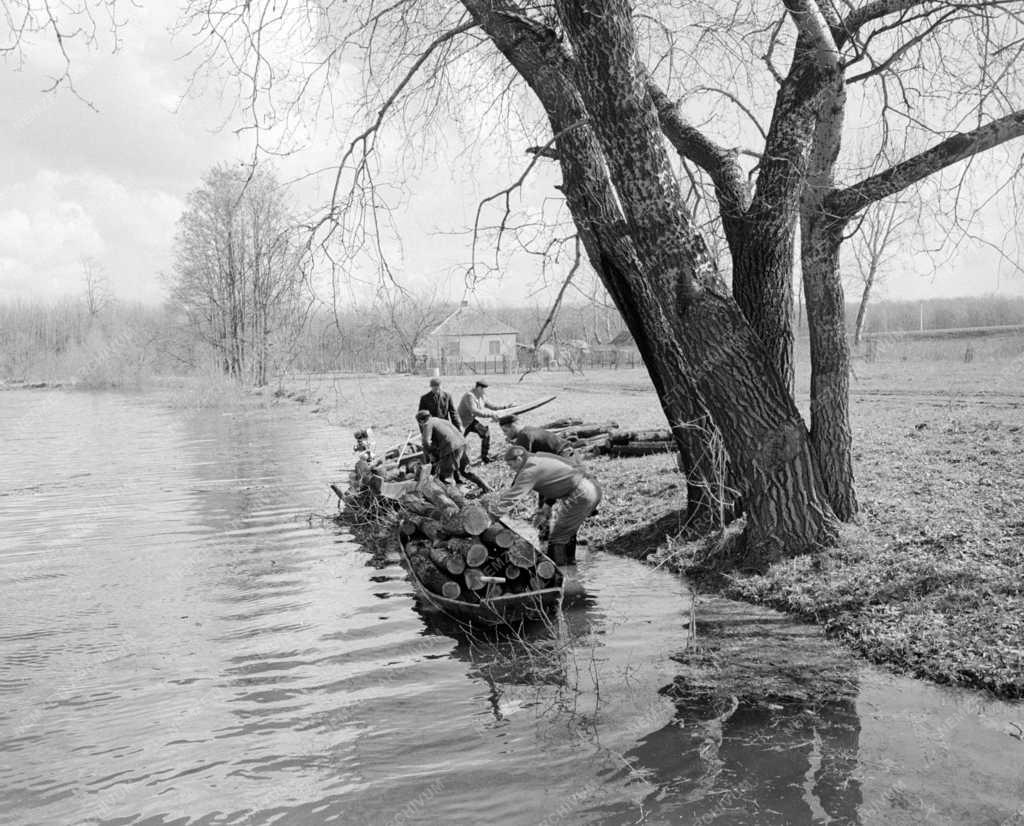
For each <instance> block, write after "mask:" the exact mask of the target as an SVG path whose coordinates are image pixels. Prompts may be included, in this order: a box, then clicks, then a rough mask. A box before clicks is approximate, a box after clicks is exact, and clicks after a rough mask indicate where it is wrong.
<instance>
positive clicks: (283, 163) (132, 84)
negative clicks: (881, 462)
mask: <svg viewBox="0 0 1024 826" xmlns="http://www.w3.org/2000/svg"><path fill="white" fill-rule="evenodd" d="M174 5H175V4H174V3H172V2H165V3H164V4H162V5H161V4H157V3H150V2H147V3H145V4H144V5H143V6H142V7H141V8H138V9H131V10H130V13H129V20H128V23H127V25H126V26H125V28H124V30H123V34H122V43H121V47H120V48H119V50H118V51H117V52H116V53H114V54H111V53H110V48H109V45H110V44H109V42H108V43H101V44H99V45H100V48H98V49H95V50H76V51H73V65H72V72H73V78H74V81H75V84H76V87H77V89H78V92H79V94H80V95H81V96H82V97H83V98H85V99H86V100H87V101H88V104H91V105H88V104H87V103H86V102H83V100H81V99H79V98H77V97H75V96H74V95H72V94H69V93H68V92H67V91H65V90H61V91H58V92H57V93H51V94H47V93H45V92H43V91H42V89H43V88H44V87H45V86H46V85H47V77H48V76H49V75H51V74H53V73H54V72H59V70H60V67H61V63H60V60H59V57H58V55H57V54H56V53H55V51H54V50H53V48H52V44H50V43H48V42H47V41H45V40H42V39H41V40H39V41H38V42H37V43H35V44H32V45H30V47H29V48H28V49H27V50H26V53H25V62H24V65H23V66H22V67H21V68H20V70H19V69H18V68H17V67H15V66H12V65H10V64H8V65H4V64H2V63H0V99H2V100H4V101H5V106H4V107H3V111H2V112H0V301H6V300H12V299H26V300H34V299H43V300H50V299H59V298H62V297H65V296H76V295H80V294H81V293H82V291H83V288H84V283H83V265H82V261H83V259H85V258H89V259H93V260H94V261H95V262H96V263H97V264H98V265H99V266H100V267H101V268H102V271H103V273H104V275H105V277H106V279H107V281H108V285H109V289H110V291H111V292H112V293H113V294H114V295H115V296H116V297H117V298H119V299H121V300H124V301H140V302H144V303H148V304H157V303H159V302H160V301H162V300H163V299H164V298H165V296H166V282H165V279H166V276H167V275H168V274H169V273H170V272H171V270H172V262H173V259H172V248H173V239H174V233H175V228H176V222H177V220H178V218H179V216H180V215H181V213H182V210H183V208H184V205H185V198H186V196H187V194H188V192H189V191H191V190H192V189H194V188H196V187H197V186H198V185H199V182H200V178H201V176H202V174H203V172H204V171H205V170H206V169H208V168H209V167H211V166H212V165H214V164H216V163H219V162H231V163H234V162H239V161H241V160H243V159H245V158H247V157H248V156H249V153H250V151H251V146H250V144H249V140H250V138H249V137H248V136H246V135H241V136H239V135H237V134H235V133H234V132H233V131H232V128H231V127H232V126H234V125H237V123H236V122H233V121H231V113H230V110H229V108H228V106H227V103H226V102H225V101H222V100H220V99H218V97H217V96H216V95H215V94H203V95H199V96H192V97H189V98H187V99H184V100H182V95H183V93H184V92H185V90H186V88H187V81H188V76H189V72H190V70H191V68H192V66H191V64H190V63H189V60H188V59H182V55H183V54H184V53H185V52H186V51H187V48H188V46H189V45H190V44H189V43H188V42H187V41H183V40H181V39H179V40H177V41H174V40H172V38H171V36H170V34H169V33H168V29H169V27H170V26H171V25H172V24H173V22H174ZM104 47H105V48H104ZM93 107H94V108H93ZM334 140H335V141H336V142H337V143H336V144H335V145H330V144H331V141H315V142H313V144H312V145H311V147H309V148H307V149H305V150H304V151H303V152H302V153H300V154H298V155H296V156H293V157H289V158H286V159H283V160H280V161H278V162H277V165H278V171H279V174H280V176H281V177H282V178H286V179H287V178H290V177H293V176H296V177H297V176H299V175H301V174H302V173H303V172H305V171H308V170H312V169H317V168H322V167H324V166H327V165H329V164H330V162H331V160H332V159H333V158H334V157H336V153H337V150H338V145H337V144H338V143H340V140H341V139H340V138H335V139H334ZM510 182H511V177H510V173H509V171H508V170H502V169H500V168H499V167H498V166H494V167H492V168H489V169H483V170H466V169H465V168H464V166H463V165H461V164H460V163H459V161H458V158H441V159H439V160H438V162H437V163H436V164H434V165H432V166H428V167H427V168H426V169H425V171H424V172H423V174H422V175H420V176H419V177H418V178H417V179H416V180H414V181H411V182H410V194H409V196H408V198H407V199H406V200H405V201H404V202H403V203H401V204H400V206H399V210H398V213H399V220H400V221H401V223H402V244H401V247H400V248H399V247H397V246H396V247H394V248H393V249H392V251H391V254H392V256H393V259H394V262H395V263H396V264H397V268H396V273H397V277H398V279H399V280H400V281H401V282H402V283H405V284H407V285H410V286H412V287H413V288H423V287H424V286H426V285H427V284H429V283H431V282H434V281H439V280H440V281H442V282H444V284H445V285H446V288H447V291H448V292H449V293H450V294H451V295H452V297H463V296H462V291H463V283H464V282H463V278H462V277H461V272H462V269H464V265H465V263H466V262H467V261H468V252H467V247H468V241H467V239H466V236H464V235H455V234H453V233H454V232H455V230H456V229H458V228H464V227H466V226H469V225H470V224H471V223H472V219H473V215H474V213H475V209H476V204H477V202H478V201H479V200H480V198H481V197H483V196H484V195H487V194H490V193H491V192H494V191H496V190H498V189H500V188H501V187H502V186H505V185H507V184H508V183H510ZM553 183H554V180H553V179H551V176H548V177H547V178H545V177H544V176H543V175H542V176H541V177H540V178H539V179H537V180H535V181H533V183H532V184H531V185H530V187H529V188H528V190H527V192H526V196H527V197H529V198H537V199H539V198H542V197H544V196H545V195H546V194H548V193H550V187H551V186H552V184H553ZM323 197H324V195H323V190H322V189H321V188H318V187H317V186H316V185H315V184H313V183H308V182H307V183H306V184H305V185H304V187H303V188H301V189H300V190H297V191H296V194H295V198H296V200H297V201H298V202H302V203H303V205H304V206H306V207H308V206H311V205H313V204H314V203H316V201H317V200H318V199H320V200H322V199H323ZM527 266H528V265H527ZM931 269H932V268H931V266H930V262H928V261H926V260H924V259H923V257H920V256H917V257H915V256H907V257H906V258H905V259H903V263H902V264H901V265H900V266H898V267H896V268H895V271H894V272H893V273H891V274H890V275H889V277H888V279H887V280H886V282H885V283H884V284H883V285H882V286H881V287H880V288H879V290H878V292H877V296H878V297H879V298H892V299H919V298H927V297H929V296H957V295H987V294H992V293H1000V294H1006V295H1024V277H1021V276H1020V275H1015V274H1012V273H1010V272H1007V270H1006V268H1005V267H1002V268H1000V266H999V265H998V262H997V260H996V256H995V254H994V253H992V252H991V251H990V250H986V249H984V248H982V247H973V246H970V247H967V248H964V249H963V250H962V251H961V253H960V254H959V255H958V256H956V257H955V258H954V259H953V260H952V261H950V262H949V263H948V264H946V265H945V266H944V267H943V268H942V271H941V274H939V275H934V274H932V272H931ZM366 275H367V277H368V279H372V273H367V274H366ZM539 283H540V278H539V274H538V273H537V272H530V271H525V270H520V271H519V272H513V273H512V274H511V275H509V276H507V277H505V278H504V280H503V281H502V282H500V283H499V282H497V281H493V280H492V281H486V282H484V283H483V284H481V285H479V287H478V288H477V290H476V293H475V295H474V296H473V297H474V298H475V299H476V300H480V301H483V302H485V303H495V302H507V301H510V300H511V301H517V302H530V303H532V302H535V301H539V300H543V299H544V296H545V295H547V294H549V293H546V292H544V291H541V292H540V293H539V294H538V293H537V290H538V289H540V287H539ZM850 297H851V298H852V297H853V296H852V295H851V296H850Z"/></svg>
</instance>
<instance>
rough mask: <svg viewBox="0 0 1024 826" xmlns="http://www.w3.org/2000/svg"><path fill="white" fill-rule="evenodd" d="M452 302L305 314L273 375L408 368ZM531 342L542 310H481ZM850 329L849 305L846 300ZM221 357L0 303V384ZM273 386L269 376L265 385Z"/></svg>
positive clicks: (122, 327) (1012, 308) (1023, 308)
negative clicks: (412, 353)
mask: <svg viewBox="0 0 1024 826" xmlns="http://www.w3.org/2000/svg"><path fill="white" fill-rule="evenodd" d="M456 306H457V305H456V304H453V303H450V302H444V301H440V302H436V303H435V304H434V305H432V306H425V305H424V304H423V303H422V302H419V303H417V302H415V301H413V302H409V306H408V307H402V306H397V305H392V306H382V305H374V306H362V307H350V308H346V309H344V310H343V311H339V312H337V313H335V312H333V311H332V310H330V309H327V308H321V309H318V310H316V311H314V312H312V313H311V314H310V315H309V317H308V319H306V323H305V325H304V326H303V328H302V330H301V331H299V332H298V334H297V335H296V336H295V337H294V338H293V339H292V341H291V344H290V345H289V348H288V351H287V353H283V354H282V356H281V358H280V359H279V360H278V361H277V362H276V363H275V364H274V376H275V377H277V376H281V375H284V374H287V373H294V372H333V371H343V372H355V371H372V372H376V371H385V370H390V369H394V367H395V365H397V364H400V363H408V362H409V360H410V358H409V357H410V351H411V349H412V348H414V347H418V346H422V344H423V343H424V341H425V338H426V336H427V334H428V333H429V332H430V331H431V330H432V329H433V328H434V327H436V326H437V324H439V323H440V322H441V321H442V320H443V319H444V318H446V317H447V316H448V314H449V313H451V312H452V311H454V310H455V309H456ZM485 309H486V311H487V313H488V314H489V315H490V316H491V317H493V318H494V319H495V320H496V321H499V322H501V323H503V324H507V325H508V326H509V327H512V328H513V329H515V330H518V332H519V341H520V343H521V344H524V345H530V344H532V343H533V342H534V340H535V339H536V338H537V335H538V333H540V332H541V329H542V327H544V324H545V321H546V319H547V316H548V313H549V311H550V308H549V307H542V306H535V307H497V306H491V307H485ZM846 310H847V313H846V315H847V328H848V329H850V330H852V329H853V324H854V320H855V318H856V311H857V307H856V304H853V303H850V304H847V307H846ZM922 323H923V327H924V329H925V330H938V329H952V328H971V327H992V326H1004V325H1020V324H1024V298H1009V297H965V298H955V299H945V298H935V299H929V300H926V301H880V302H878V303H877V304H874V305H872V306H871V308H870V309H869V311H868V317H867V323H866V325H865V331H866V332H867V333H868V334H872V333H895V332H901V331H907V332H913V331H917V330H919V329H920V328H921V326H922ZM624 329H625V326H624V325H623V323H622V320H621V318H620V316H619V314H618V312H617V311H616V310H615V309H614V308H610V307H604V306H593V305H588V304H566V305H565V306H563V307H562V308H561V309H560V311H559V313H558V314H557V316H556V318H555V320H554V321H553V322H552V323H550V324H549V325H548V326H547V327H546V328H545V329H544V332H543V337H542V341H544V342H547V341H554V342H561V343H568V342H570V341H585V342H587V344H589V345H590V346H591V347H607V346H608V345H609V344H610V342H611V341H612V339H613V338H615V336H616V335H618V334H619V333H621V332H622V331H623V330H624ZM218 358H219V357H218V354H217V353H216V352H215V350H214V349H213V348H211V347H210V345H209V343H207V342H203V341H201V340H199V338H198V337H197V336H196V335H195V333H194V329H193V327H192V326H191V325H190V324H188V323H187V319H186V318H185V317H184V314H183V313H182V311H181V310H180V308H177V307H176V306H175V305H174V304H172V303H168V304H167V305H165V306H163V307H152V306H145V305H139V304H125V303H119V302H113V301H111V302H108V303H106V304H105V305H104V306H103V307H102V308H100V309H99V310H97V308H96V307H95V306H91V305H90V304H89V302H87V301H85V300H84V299H81V298H78V299H73V298H68V299H62V300H59V301H50V302H40V301H9V302H6V303H3V302H0V378H2V379H7V380H11V379H27V380H37V379H42V380H61V381H75V382H76V383H79V384H82V385H86V386H94V387H104V386H108V387H109V386H131V385H133V384H138V383H140V382H142V381H144V380H145V378H147V377H149V376H153V375H167V374H175V375H183V374H192V373H197V372H212V373H216V372H218V371H219V369H220V368H219V361H218ZM271 380H273V379H271Z"/></svg>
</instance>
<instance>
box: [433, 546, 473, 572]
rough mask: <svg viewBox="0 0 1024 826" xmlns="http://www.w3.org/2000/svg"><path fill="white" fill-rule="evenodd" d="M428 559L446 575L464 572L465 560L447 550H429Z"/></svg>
mask: <svg viewBox="0 0 1024 826" xmlns="http://www.w3.org/2000/svg"><path fill="white" fill-rule="evenodd" d="M430 559H431V561H433V563H434V564H435V565H436V566H437V567H438V568H440V569H441V570H442V571H443V572H444V573H447V574H461V573H462V572H463V571H465V570H466V560H464V559H463V558H462V557H461V556H460V555H459V554H458V553H457V552H455V551H449V550H448V549H447V548H443V547H441V548H436V547H435V548H431V549H430Z"/></svg>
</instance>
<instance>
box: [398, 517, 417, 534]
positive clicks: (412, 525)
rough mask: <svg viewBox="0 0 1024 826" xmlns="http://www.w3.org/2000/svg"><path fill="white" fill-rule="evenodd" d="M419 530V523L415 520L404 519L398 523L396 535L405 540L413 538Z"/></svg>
mask: <svg viewBox="0 0 1024 826" xmlns="http://www.w3.org/2000/svg"><path fill="white" fill-rule="evenodd" d="M419 529H420V526H419V522H418V521H417V520H415V519H410V518H408V517H406V518H405V519H403V520H402V521H401V522H399V523H398V533H399V534H400V535H401V536H404V537H406V538H408V537H410V536H415V535H416V533H417V532H418V531H419Z"/></svg>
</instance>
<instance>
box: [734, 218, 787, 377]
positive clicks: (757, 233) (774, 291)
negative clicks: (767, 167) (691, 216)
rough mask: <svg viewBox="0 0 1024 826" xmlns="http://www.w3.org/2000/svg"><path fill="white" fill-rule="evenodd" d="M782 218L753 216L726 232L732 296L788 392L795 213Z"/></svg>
mask: <svg viewBox="0 0 1024 826" xmlns="http://www.w3.org/2000/svg"><path fill="white" fill-rule="evenodd" d="M782 217H783V220H776V219H774V218H773V217H770V216H764V215H759V214H757V213H756V212H753V213H750V214H748V215H747V216H745V218H744V220H742V221H741V222H739V226H738V228H737V229H736V230H735V231H733V232H727V240H728V242H729V252H730V255H731V256H732V294H733V297H734V298H735V299H736V303H737V304H739V306H740V309H741V310H742V311H743V315H744V316H745V317H746V319H747V321H748V322H749V324H750V326H751V327H753V328H754V331H755V332H756V333H757V335H758V337H759V338H760V339H761V342H762V344H763V345H764V347H765V350H767V352H768V356H769V358H770V359H771V361H772V363H773V364H774V365H775V368H776V370H778V373H779V376H780V377H781V378H782V380H783V382H784V383H785V385H786V387H787V388H788V389H789V391H790V392H791V393H792V392H793V384H794V375H793V236H794V235H795V228H796V212H795V211H794V212H791V213H788V214H786V215H784V216H782Z"/></svg>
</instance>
